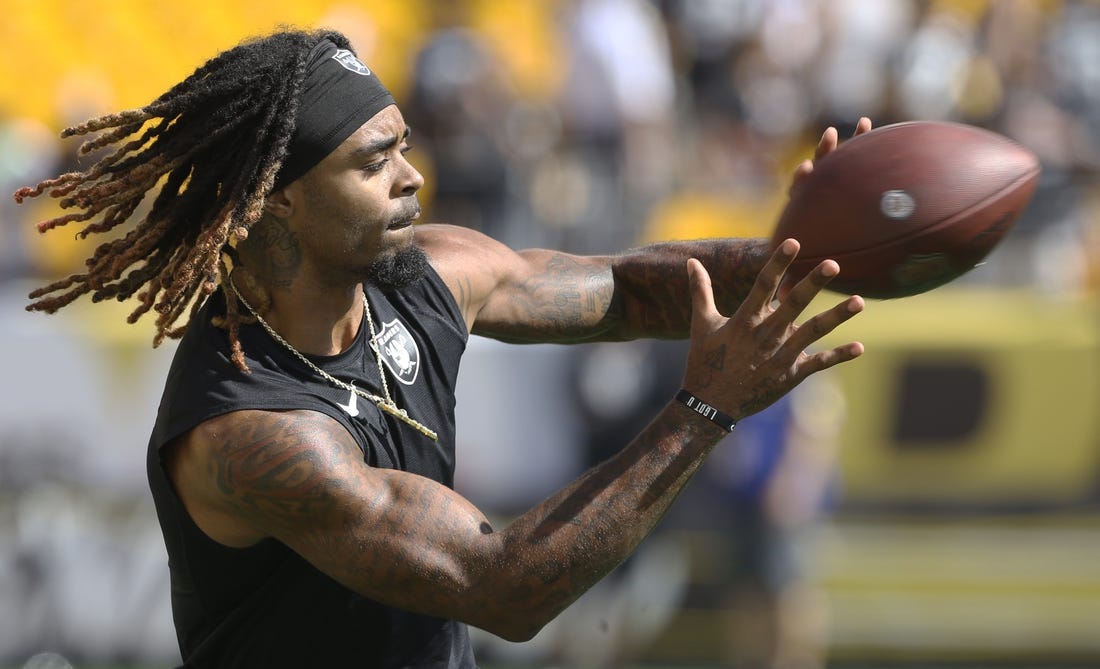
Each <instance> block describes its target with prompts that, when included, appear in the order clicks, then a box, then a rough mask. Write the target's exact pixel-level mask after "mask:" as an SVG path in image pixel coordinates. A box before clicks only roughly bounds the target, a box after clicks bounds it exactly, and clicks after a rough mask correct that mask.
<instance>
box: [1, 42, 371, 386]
mask: <svg viewBox="0 0 1100 669" xmlns="http://www.w3.org/2000/svg"><path fill="white" fill-rule="evenodd" d="M326 37H327V38H328V39H330V40H332V41H333V42H334V43H336V44H337V46H339V47H341V48H346V49H350V48H351V46H350V45H349V44H348V40H347V38H345V37H344V36H343V35H341V34H339V33H336V32H330V31H318V32H301V31H284V32H278V33H274V34H272V35H269V36H266V37H263V38H260V39H253V40H249V41H247V42H244V43H242V44H240V45H239V46H237V47H235V48H233V49H230V50H228V51H225V52H223V53H221V54H219V55H218V56H216V57H214V58H212V59H211V60H209V61H207V62H206V64H204V65H203V66H202V67H200V68H199V69H197V70H195V72H194V73H193V74H192V75H191V76H189V77H188V78H187V79H185V80H184V81H183V82H181V83H179V84H177V85H176V86H174V87H173V88H172V89H171V90H169V91H168V92H167V93H165V94H164V95H162V96H160V97H159V98H157V99H156V100H155V101H153V102H152V103H151V104H149V105H147V106H145V107H142V108H141V109H136V110H130V111H124V112H120V113H118V114H109V115H106V116H101V117H98V118H94V119H91V120H90V121H87V122H85V123H82V124H80V125H77V126H74V127H71V128H66V129H65V130H64V131H62V133H61V136H62V137H63V138H64V137H72V136H74V135H87V134H88V133H95V132H102V134H101V135H99V136H98V137H96V138H94V139H90V140H88V141H86V142H84V144H83V145H82V146H81V147H80V153H81V154H88V153H91V152H92V151H96V150H99V149H104V148H106V147H111V146H116V147H117V148H116V149H115V150H114V152H113V153H110V154H109V155H106V156H105V157H103V158H102V159H100V160H99V161H98V162H96V163H95V164H94V165H92V166H91V167H90V168H89V169H88V170H86V171H84V172H69V173H67V174H62V175H60V176H58V177H57V178H54V179H48V180H46V181H43V182H41V183H39V184H38V185H37V186H34V187H33V188H32V187H26V188H21V189H19V190H18V191H16V193H15V200H16V202H22V201H23V200H24V198H28V197H37V196H39V195H41V194H42V193H47V194H48V195H49V196H50V197H55V198H59V199H60V204H61V207H62V209H75V210H76V213H69V214H65V215H62V216H58V217H56V218H53V219H50V220H47V221H43V222H41V223H39V224H38V229H39V231H41V232H46V231H48V230H51V229H53V228H57V227H60V226H64V225H67V224H69V223H72V222H77V221H79V222H86V221H87V222H88V223H87V224H86V225H85V227H84V228H83V229H82V230H81V231H80V232H79V233H78V236H80V237H81V238H84V237H87V236H88V235H90V234H95V233H103V232H107V231H109V230H112V229H114V228H115V227H116V226H118V225H120V224H122V223H125V222H127V221H129V220H130V219H131V215H132V214H133V213H134V211H135V210H136V209H137V207H138V205H139V204H140V203H141V201H142V200H143V199H144V198H145V196H146V194H147V193H149V192H150V191H151V190H153V189H154V188H155V187H156V185H157V184H158V183H161V182H163V183H162V185H161V187H160V190H159V192H158V193H157V195H156V198H155V199H154V201H153V203H152V207H151V208H150V210H149V213H148V214H147V215H146V216H145V217H144V218H143V219H142V220H141V221H139V222H137V223H136V224H135V226H134V227H133V229H132V230H130V231H129V232H128V233H127V234H126V235H125V236H123V237H121V238H118V239H115V240H113V241H110V242H105V243H103V244H101V245H100V246H99V247H98V248H97V249H96V250H95V252H94V253H93V255H92V257H90V258H88V259H87V260H86V261H85V265H86V266H87V271H86V273H84V274H73V275H71V276H69V277H68V278H65V279H62V280H60V281H55V282H54V283H51V284H49V285H47V286H43V287H42V288H39V289H37V290H35V291H33V292H32V293H31V294H30V296H29V297H30V298H31V299H32V300H33V302H31V304H29V305H28V306H27V310H29V311H45V312H47V313H54V312H56V311H57V310H58V309H60V308H62V307H64V306H66V305H68V304H70V303H71V302H73V301H74V300H75V299H76V298H78V297H80V296H81V295H84V294H85V293H91V294H92V301H93V302H99V301H101V300H106V299H109V298H115V299H117V300H119V301H124V300H126V299H129V298H130V297H132V296H133V295H135V294H137V295H138V299H139V300H140V303H139V305H138V306H137V308H136V309H134V311H133V312H132V313H131V314H130V315H129V317H128V318H127V321H128V322H130V323H134V322H135V321H137V319H138V318H140V317H141V316H142V315H143V314H145V313H146V312H147V311H149V310H150V309H152V310H154V311H155V312H156V313H157V319H156V335H155V336H154V338H153V345H154V346H157V345H159V344H160V343H161V342H162V341H163V340H164V338H165V337H169V338H178V337H180V336H182V334H183V332H184V331H185V330H186V328H187V324H188V323H189V322H190V320H191V319H192V318H193V317H194V315H195V313H196V312H197V311H198V310H199V308H200V307H201V306H202V304H203V303H204V302H205V300H206V297H207V296H209V295H210V294H211V293H213V292H214V291H215V290H216V289H217V287H218V285H219V284H220V283H221V282H222V281H223V280H224V279H225V276H226V266H225V264H224V260H223V255H222V254H223V251H224V250H225V249H226V248H227V245H228V244H229V242H230V241H231V239H236V240H241V239H244V238H245V237H247V236H248V230H249V228H250V227H251V226H252V224H253V223H255V222H256V221H257V220H259V218H260V215H261V213H262V210H263V203H264V199H265V198H266V197H267V195H268V194H269V192H270V191H271V189H272V187H273V185H274V183H275V177H276V175H277V174H278V172H279V168H280V167H281V166H282V163H283V159H284V157H285V156H286V151H287V145H288V143H289V142H290V138H291V135H292V133H293V131H294V121H295V117H296V115H297V111H298V101H299V95H300V91H301V86H302V80H303V79H304V77H305V70H306V64H307V60H308V56H309V51H310V49H311V48H312V47H313V46H314V45H315V44H316V43H317V42H318V41H320V40H321V39H323V38H326ZM139 291H140V292H139ZM227 302H228V303H229V308H228V310H227V313H226V318H225V322H224V323H223V325H224V327H226V328H227V329H228V330H229V334H230V339H231V342H232V348H233V362H234V363H235V364H236V366H237V367H238V368H240V369H242V370H245V371H247V368H246V366H245V362H244V355H243V353H242V352H241V348H240V341H239V339H238V337H237V331H238V326H239V324H240V322H241V316H240V314H239V313H238V311H237V309H236V308H235V307H236V303H235V300H227ZM188 304H191V309H190V311H189V313H188V315H187V319H186V321H185V322H184V323H183V325H180V326H177V325H176V323H177V322H178V321H179V320H180V318H181V316H182V315H183V313H184V311H186V310H187V305H188Z"/></svg>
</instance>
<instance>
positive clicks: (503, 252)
mask: <svg viewBox="0 0 1100 669" xmlns="http://www.w3.org/2000/svg"><path fill="white" fill-rule="evenodd" d="M417 234H418V239H420V240H421V244H422V245H423V247H424V248H425V250H426V251H427V252H428V256H429V257H430V258H431V260H432V265H433V266H434V267H435V268H436V270H437V271H438V272H439V274H440V276H442V277H443V280H444V281H445V282H446V283H447V285H448V286H449V287H450V289H451V292H452V293H453V294H454V295H455V299H456V300H457V302H458V304H459V306H460V308H461V309H462V311H463V314H464V315H465V318H466V324H467V327H469V329H470V331H471V332H473V333H474V334H479V335H483V336H486V337H492V338H495V339H500V340H503V341H514V342H523V343H537V342H569V341H582V340H586V339H592V338H594V337H598V336H599V335H601V334H603V333H604V332H606V331H607V330H609V329H610V327H611V325H612V321H613V320H614V319H613V316H612V314H613V313H614V309H613V304H612V299H613V297H614V292H615V291H614V278H613V275H612V271H611V260H610V258H608V257H604V256H576V255H571V254H568V253H562V252H558V251H549V250H543V249H527V250H523V251H515V250H512V249H511V248H508V247H507V246H506V245H504V244H501V243H500V242H498V241H496V240H493V239H491V238H489V237H486V236H485V235H482V234H481V233H478V232H476V231H473V230H466V229H461V228H454V227H449V226H424V229H423V232H418V233H417Z"/></svg>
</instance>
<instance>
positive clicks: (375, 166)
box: [363, 158, 389, 172]
mask: <svg viewBox="0 0 1100 669" xmlns="http://www.w3.org/2000/svg"><path fill="white" fill-rule="evenodd" d="M388 162H389V158H383V159H382V160H379V161H378V162H375V163H370V164H368V165H364V166H363V169H364V170H366V171H367V172H377V171H379V170H381V169H382V168H383V167H385V166H386V163H388Z"/></svg>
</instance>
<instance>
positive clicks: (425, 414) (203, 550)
mask: <svg viewBox="0 0 1100 669" xmlns="http://www.w3.org/2000/svg"><path fill="white" fill-rule="evenodd" d="M365 289H366V291H367V296H368V299H369V301H370V308H371V313H372V316H373V317H374V322H375V325H376V327H377V328H378V330H379V331H380V333H379V335H378V340H379V345H378V349H379V351H380V354H381V355H382V358H383V362H384V363H385V365H386V367H387V369H386V374H387V383H388V385H389V390H390V394H391V396H392V397H393V398H394V401H396V402H397V404H398V405H399V406H400V407H402V408H404V409H406V410H407V411H408V412H409V415H410V416H412V417H413V418H415V419H416V420H418V421H420V422H421V423H423V424H425V425H427V426H428V427H429V428H431V429H433V430H435V431H436V432H437V433H438V436H439V440H438V442H435V441H432V440H431V439H429V438H427V437H425V436H423V435H421V434H420V433H418V432H417V431H416V430H414V429H412V428H411V427H409V426H407V425H405V424H404V423H402V422H400V421H398V420H396V419H394V418H393V417H391V416H388V415H386V414H384V413H382V412H381V411H380V410H379V409H378V408H377V407H376V406H375V405H374V404H373V403H371V402H369V401H367V400H364V399H363V398H358V397H357V398H352V397H350V395H351V393H349V392H348V391H347V390H342V389H340V388H338V387H336V386H334V385H333V384H332V383H330V382H329V381H326V380H325V379H324V378H322V377H321V376H320V375H318V374H317V373H316V372H315V371H313V370H311V369H310V368H309V367H308V366H306V365H305V364H304V363H302V361H301V360H298V359H297V358H295V357H294V356H293V355H292V354H291V353H290V352H289V351H287V350H286V349H285V348H284V347H283V346H282V345H281V344H280V343H278V342H276V341H274V340H272V339H271V337H270V336H269V335H268V334H267V333H266V332H264V330H263V329H262V328H261V327H260V326H259V325H248V326H242V327H241V330H240V338H241V345H242V347H243V349H244V353H245V357H246V360H247V363H248V367H249V369H250V370H251V373H250V374H244V373H241V372H240V371H238V370H237V369H236V368H235V367H234V366H233V365H232V363H230V361H229V342H228V338H227V336H226V332H225V331H224V330H221V329H219V328H216V327H214V326H213V325H212V324H211V322H210V320H211V317H213V316H215V315H218V314H221V313H224V311H225V297H224V294H223V293H221V292H218V293H216V294H215V295H213V296H211V298H210V299H209V300H208V301H207V304H205V305H204V306H203V308H202V310H201V312H200V313H199V314H198V315H197V317H196V318H195V319H194V321H193V322H192V324H191V326H190V327H189V328H188V330H187V333H186V334H185V335H184V337H183V339H182V340H181V341H180V344H179V348H178V349H177V351H176V354H175V358H174V360H173V363H172V367H171V370H170V371H169V375H168V380H167V383H166V386H165V390H164V395H163V397H162V399H161V404H160V410H159V412H158V415H157V421H156V425H155V427H154V429H153V435H152V438H151V439H150V442H149V452H148V458H147V463H146V464H147V470H148V476H149V484H150V487H151V489H152V493H153V499H154V501H155V503H156V508H157V515H158V518H159V520H160V525H161V530H162V531H163V533H164V541H165V545H166V547H167V549H168V566H169V571H170V573H171V582H172V613H173V618H174V620H175V625H176V634H177V637H178V639H179V644H180V651H181V653H182V657H183V660H184V666H186V667H234V668H247V667H264V668H273V667H351V666H354V667H363V668H374V667H378V668H380V669H381V668H391V667H394V668H395V667H432V668H446V669H470V668H472V667H475V663H474V658H473V653H472V651H471V648H470V641H469V637H468V634H467V629H466V626H465V625H463V624H461V623H457V622H455V621H450V620H441V619H437V618H432V617H429V616H424V615H420V614H414V613H409V612H406V611H402V610H399V609H395V608H392V607H389V606H384V605H382V604H379V603H377V602H374V601H371V600H369V599H367V598H365V597H362V596H360V595H358V594H356V593H354V592H352V591H351V590H349V589H347V588H345V587H344V586H342V585H340V584H339V583H337V582H336V581H335V580H333V579H331V578H329V577H328V576H326V575H325V574H323V573H321V572H320V571H318V570H317V569H315V568H314V567H313V566H312V565H311V564H309V563H308V562H306V561H305V560H304V559H302V558H301V557H300V556H298V554H296V553H295V552H293V551H292V550H290V549H289V548H287V547H286V546H285V545H283V544H282V543H280V542H278V541H276V540H274V539H266V540H263V541H261V542H260V543H258V544H256V545H255V546H251V547H248V548H243V549H237V548H229V547H226V546H224V545H222V544H219V543H217V542H215V541H213V540H211V539H210V538H209V537H207V536H206V535H205V534H204V533H203V532H202V531H201V530H200V529H199V528H198V527H197V526H196V525H195V524H194V522H192V520H191V518H190V516H189V515H188V514H187V511H186V510H185V509H184V508H183V506H182V504H181V502H180V501H179V498H178V497H177V496H176V494H175V492H174V489H173V487H172V485H171V483H170V481H169V480H168V477H167V474H166V473H165V471H164V467H163V466H162V463H161V457H160V449H161V448H163V447H164V445H165V444H167V443H168V442H169V441H171V440H172V439H174V438H175V437H178V436H180V435H181V434H183V433H185V432H187V431H188V430H190V429H191V428H193V427H195V426H196V425H198V424H199V423H201V422H202V421H205V420H207V419H209V418H213V417H215V416H218V415H221V414H224V413H227V412H230V411H236V410H241V409H267V410H288V409H309V410H313V411H319V412H321V413H323V414H325V415H328V416H330V417H332V418H333V419H335V420H337V421H339V422H340V424H341V425H343V426H344V427H345V428H346V429H347V430H348V432H349V433H351V435H352V436H353V437H354V438H355V440H356V441H357V442H358V443H359V445H360V447H361V448H362V449H363V458H364V460H365V461H366V462H367V463H368V464H369V465H370V466H372V467H381V468H388V469H400V470H403V471H407V472H413V473H416V474H420V475H422V476H426V477H429V478H431V479H433V480H435V481H438V482H440V483H442V484H443V485H446V486H448V487H452V486H453V480H454V405H455V399H454V388H455V380H456V378H457V375H458V366H459V359H460V357H461V355H462V353H463V351H464V350H465V347H466V340H467V332H466V326H465V323H464V322H463V320H462V316H461V313H460V312H459V310H458V306H457V305H456V304H455V301H454V298H453V296H452V295H451V293H450V291H449V290H448V289H447V287H446V286H445V285H444V284H443V281H442V279H440V278H439V275H438V274H436V273H435V271H434V270H431V269H429V270H428V272H427V274H426V275H425V276H424V277H423V278H422V279H421V280H419V281H418V282H416V283H415V284H414V285H412V286H409V287H407V288H404V289H401V290H400V291H396V292H386V293H383V292H382V291H380V290H378V289H377V288H373V287H371V286H365ZM367 330H368V326H367V323H366V321H365V320H364V322H363V326H362V327H361V328H360V332H359V334H358V335H357V338H356V339H355V342H354V343H353V344H352V346H351V347H349V348H348V350H346V351H344V352H343V353H340V354H339V355H334V356H324V357H321V356H310V359H311V360H312V361H313V362H314V363H315V364H317V365H318V366H320V367H321V368H322V369H324V370H325V371H326V372H328V373H329V374H331V375H332V376H334V377H336V378H337V379H339V380H341V381H344V382H348V383H354V385H355V386H357V387H359V388H362V389H364V390H367V391H369V392H372V393H374V394H378V395H381V394H382V389H381V386H380V384H379V378H378V363H377V361H376V358H375V357H374V351H373V350H372V348H371V346H370V344H369V339H370V337H369V333H368V332H367ZM353 402H354V405H353ZM352 414H354V415H352Z"/></svg>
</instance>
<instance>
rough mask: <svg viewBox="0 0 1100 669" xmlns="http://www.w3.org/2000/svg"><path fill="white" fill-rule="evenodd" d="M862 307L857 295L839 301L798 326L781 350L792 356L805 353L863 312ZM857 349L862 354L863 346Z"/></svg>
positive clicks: (863, 304) (862, 302)
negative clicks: (783, 349)
mask: <svg viewBox="0 0 1100 669" xmlns="http://www.w3.org/2000/svg"><path fill="white" fill-rule="evenodd" d="M864 306H866V303H865V302H864V301H863V298H862V297H859V296H858V295H853V296H851V297H849V298H847V299H845V300H843V301H841V302H840V303H838V304H836V305H834V306H833V307H832V308H831V309H828V310H826V311H823V312H821V313H820V314H817V315H816V316H814V317H813V318H811V319H809V320H807V321H806V322H805V323H803V324H802V325H800V326H799V327H798V329H796V330H795V331H794V332H793V333H792V334H791V336H790V337H789V338H788V339H787V341H786V342H785V343H784V344H783V348H785V349H788V350H789V352H790V353H791V354H792V355H797V354H798V353H799V352H802V351H805V350H806V349H807V348H809V347H810V346H812V345H813V344H815V343H816V342H818V341H820V340H821V338H822V337H824V336H825V335H827V334H829V333H830V332H832V331H833V330H835V329H836V328H837V327H839V326H840V324H842V323H844V322H846V321H847V320H848V319H850V318H852V317H853V316H855V315H856V314H858V313H860V312H861V311H863V308H864ZM859 347H860V353H862V347H863V345H862V344H860V345H859ZM810 357H813V356H810Z"/></svg>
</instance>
